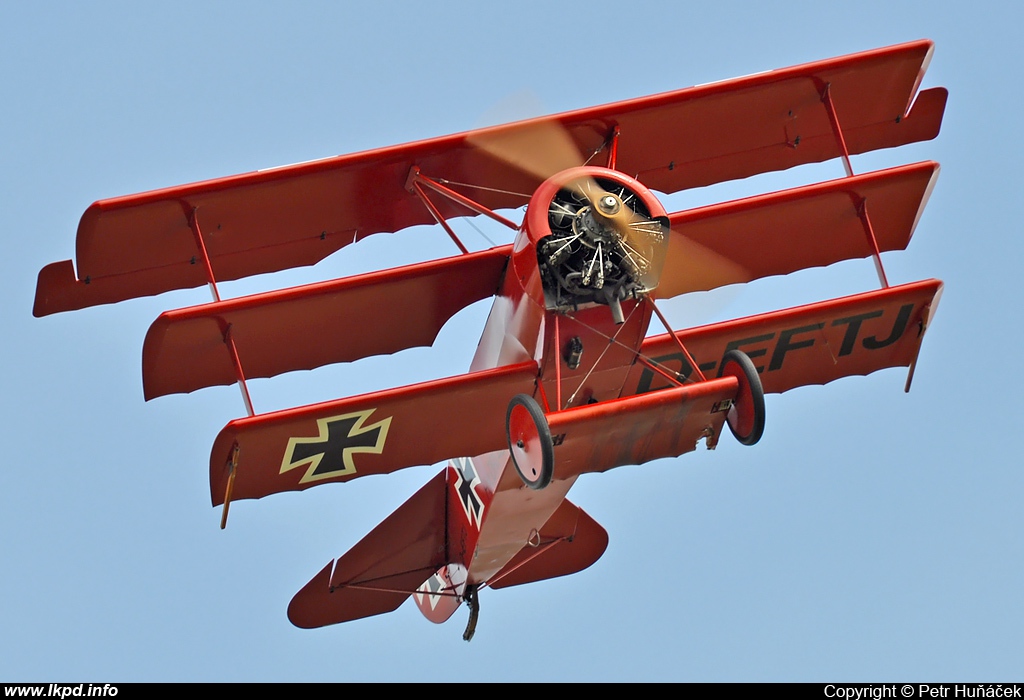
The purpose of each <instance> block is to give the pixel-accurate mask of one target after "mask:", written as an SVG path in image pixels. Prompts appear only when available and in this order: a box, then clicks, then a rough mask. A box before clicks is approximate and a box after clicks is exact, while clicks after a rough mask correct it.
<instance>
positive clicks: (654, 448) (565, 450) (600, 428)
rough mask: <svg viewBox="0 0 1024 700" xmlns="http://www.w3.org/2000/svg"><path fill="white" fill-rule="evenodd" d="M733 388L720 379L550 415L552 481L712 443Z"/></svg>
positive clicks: (733, 394) (674, 454)
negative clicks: (553, 462)
mask: <svg viewBox="0 0 1024 700" xmlns="http://www.w3.org/2000/svg"><path fill="white" fill-rule="evenodd" d="M739 387H740V385H739V381H738V380H737V379H736V377H734V376H725V377H721V378H718V379H710V380H708V381H706V382H698V383H696V384H687V385H685V386H680V387H670V388H667V389H661V390H659V391H653V392H650V393H646V394H640V395H636V396H628V397H623V398H619V399H613V400H611V401H601V402H600V403H593V404H587V405H585V406H577V407H575V408H568V409H565V410H564V411H558V412H556V413H550V414H548V416H547V419H548V426H549V427H550V429H551V435H552V437H555V436H557V437H555V443H556V444H555V448H554V458H555V467H554V478H555V479H568V478H571V477H574V476H577V475H579V474H587V473H591V472H603V471H607V470H609V469H613V468H615V467H622V466H626V465H628V464H643V463H644V462H649V461H651V460H652V459H660V458H662V457H678V456H679V455H681V454H685V453H686V452H692V451H693V450H695V449H696V448H697V443H698V442H699V441H700V439H701V438H702V437H708V438H709V439H710V440H711V441H712V442H714V441H716V437H717V436H718V435H720V434H721V431H722V425H723V423H724V422H725V416H726V410H725V409H726V408H727V401H731V400H732V399H735V398H736V395H737V393H738V392H739Z"/></svg>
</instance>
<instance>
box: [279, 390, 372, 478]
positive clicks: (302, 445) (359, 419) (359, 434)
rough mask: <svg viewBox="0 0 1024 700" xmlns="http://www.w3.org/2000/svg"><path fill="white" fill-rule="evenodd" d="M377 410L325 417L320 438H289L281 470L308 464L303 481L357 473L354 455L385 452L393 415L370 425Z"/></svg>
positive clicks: (318, 423) (320, 427) (319, 422)
mask: <svg viewBox="0 0 1024 700" xmlns="http://www.w3.org/2000/svg"><path fill="white" fill-rule="evenodd" d="M374 410H375V409H372V408H371V409H369V410H367V411H360V412H358V413H346V414H345V415H342V416H332V417H330V418H321V419H319V420H317V422H316V424H317V427H318V428H319V431H320V434H319V435H317V436H316V437H311V438H310V437H293V438H289V439H288V447H287V448H286V449H285V451H284V459H283V460H282V461H281V473H282V474H284V473H285V472H287V471H291V470H292V469H295V468H297V467H301V466H308V468H307V469H306V473H305V474H304V475H303V477H302V478H301V479H300V480H299V483H300V484H305V483H308V482H310V481H319V480H321V479H332V478H337V477H339V476H347V475H350V474H355V473H356V466H355V463H354V462H353V460H352V455H353V454H355V453H356V452H371V453H373V454H380V453H381V452H383V451H384V441H385V440H386V439H387V436H388V428H389V427H390V426H391V418H385V419H384V420H382V421H379V422H377V423H374V424H373V425H366V420H367V419H368V418H369V417H370V414H371V413H373V411H374Z"/></svg>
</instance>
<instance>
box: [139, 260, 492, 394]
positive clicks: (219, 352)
mask: <svg viewBox="0 0 1024 700" xmlns="http://www.w3.org/2000/svg"><path fill="white" fill-rule="evenodd" d="M511 249H512V247H511V246H502V247H498V248H491V249H490V250H486V251H483V252H480V253H471V254H469V255H460V256H456V257H453V258H446V259H444V260H434V261H431V262H426V263H419V264H415V265H408V266H405V267H400V268H395V269H392V270H384V271H381V272H371V273H368V274H364V275H356V276H354V277H346V278H343V279H339V280H333V281H330V282H321V283H318V284H310V285H305V286H302V287H293V288H291V289H283V290H280V291H275V292H267V293H264V294H254V295H252V296H246V297H239V298H237V299H231V300H229V301H220V302H215V303H212V304H203V305H201V306H193V307H190V308H186V309H177V310H175V311H168V312H166V313H163V314H161V315H160V317H159V318H157V320H156V321H155V322H154V323H153V325H152V326H150V329H149V332H148V333H147V334H146V342H145V344H144V345H143V348H142V383H143V387H144V389H145V393H146V399H147V400H148V399H152V398H154V397H157V396H163V395H165V394H174V393H186V392H190V391H195V390H196V389H201V388H202V387H207V386H216V385H225V384H233V383H234V382H235V381H237V379H238V374H237V372H236V369H235V364H234V361H233V360H232V354H231V348H230V345H229V341H230V343H233V344H234V346H235V350H236V352H237V354H238V360H239V364H240V365H241V368H242V371H243V373H244V375H245V377H247V378H255V377H273V376H275V375H278V374H281V373H283V372H289V371H292V370H299V369H313V368H315V367H320V366H322V365H326V364H330V363H334V362H351V361H353V360H358V359H360V358H362V357H369V356H371V355H383V354H388V353H392V352H398V351H399V350H404V349H405V348H411V347H417V346H424V345H430V344H431V343H433V342H434V339H435V338H436V337H437V334H438V332H439V331H440V330H441V327H442V326H443V325H444V324H445V323H446V322H447V321H448V319H450V318H451V317H452V316H454V315H455V313H456V312H458V311H460V310H461V309H463V308H465V307H467V306H469V305H470V304H472V303H473V302H476V301H479V300H480V299H485V298H487V297H489V296H491V295H493V294H494V293H495V292H496V291H497V289H498V287H499V285H500V283H501V279H502V276H503V274H504V270H505V265H506V263H507V261H508V256H509V254H510V253H511ZM381 318H386V319H387V323H379V322H378V321H379V319H381ZM186 357H187V358H188V362H182V358H186Z"/></svg>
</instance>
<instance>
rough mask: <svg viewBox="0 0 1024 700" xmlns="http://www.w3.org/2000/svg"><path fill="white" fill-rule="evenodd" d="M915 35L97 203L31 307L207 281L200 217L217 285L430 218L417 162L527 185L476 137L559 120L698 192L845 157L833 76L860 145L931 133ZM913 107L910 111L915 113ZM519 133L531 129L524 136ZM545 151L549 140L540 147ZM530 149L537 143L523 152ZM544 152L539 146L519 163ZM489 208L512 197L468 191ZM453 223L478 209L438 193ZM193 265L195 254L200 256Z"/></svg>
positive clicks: (665, 184)
mask: <svg viewBox="0 0 1024 700" xmlns="http://www.w3.org/2000/svg"><path fill="white" fill-rule="evenodd" d="M931 51H932V43H931V42H930V41H924V40H922V41H916V42H911V43H908V44H902V45H898V46H892V47H889V48H884V49H877V50H873V51H866V52H863V53H859V54H853V55H850V56H845V57H841V58H834V59H829V60H825V61H818V62H815V63H808V64H805V65H802V66H796V67H793V68H786V69H781V70H776V71H770V72H767V73H760V74H757V75H752V76H748V77H745V78H738V79H735V80H728V81H724V82H720V83H714V84H710V85H702V86H699V87H693V88H686V89H683V90H677V91H674V92H668V93H663V94H660V95H653V96H650V97H643V98H639V99H634V100H626V101H624V102H617V103H613V104H609V105H604V106H600V107H592V108H587V109H581V110H576V111H574V112H566V113H563V114H560V115H555V116H552V117H544V118H541V119H537V120H531V121H527V122H518V123H515V124H510V125H505V126H500V127H492V128H489V129H482V130H477V131H475V132H466V133H462V134H455V135H452V136H445V137H441V138H436V139H430V140H427V141H419V142H415V143H410V144H405V145H401V146H393V147H389V148H382V149H377V150H374V151H366V152H363V153H357V154H354V155H346V156H338V157H336V158H327V159H324V160H320V161H314V162H311V163H303V164H300V165H292V166H286V167H282V168H275V169H271V170H264V171H258V172H255V173H247V174H244V175H236V176H232V177H226V178H220V179H217V180H208V181H206V182H200V183H195V184H191V185H184V186H180V187H170V188H167V189H163V190H156V191H153V192H146V193H143V194H137V195H130V196H126V197H118V198H114V199H107V200H102V201H99V202H96V203H95V204H93V205H92V206H91V207H89V209H87V210H86V212H85V214H84V215H83V216H82V220H81V222H80V224H79V227H78V238H77V245H76V258H77V276H76V269H75V265H74V263H72V262H71V261H70V260H66V261H63V262H58V263H53V264H51V265H48V266H47V267H45V268H43V270H42V271H41V272H40V273H39V284H38V287H37V290H36V302H35V307H34V311H33V312H34V313H35V315H36V316H44V315H46V314H51V313H55V312H58V311H66V310H71V309H78V308H82V307H86V306H93V305H96V304H105V303H111V302H116V301H120V300H122V299H129V298H133V297H138V296H147V295H152V294H159V293H161V292H164V291H168V290H171V289H182V288H188V287H196V286H201V285H202V284H204V283H205V282H206V278H205V274H204V269H203V265H202V264H199V263H201V260H202V256H201V253H200V251H199V248H198V246H197V244H196V240H195V237H194V234H193V231H192V229H191V227H190V224H189V220H190V216H191V215H192V214H193V212H194V213H195V216H196V220H197V221H198V224H199V227H200V229H201V230H202V232H203V235H204V240H205V242H206V247H207V249H208V251H209V255H210V258H211V262H212V267H213V271H214V274H215V276H216V278H217V279H218V280H230V279H237V278H240V277H245V276H247V275H253V274H259V273H263V272H271V271H275V270H282V269H285V268H289V267H295V266H299V265H311V264H313V263H315V262H317V261H319V260H322V259H323V258H325V257H326V256H328V255H330V254H331V253H333V252H334V251H336V250H338V249H340V248H341V247H343V246H345V245H348V244H349V243H353V242H355V241H356V240H358V239H360V238H364V237H365V236H368V235H371V234H374V233H380V232H393V231H398V230H400V229H403V228H406V227H408V226H413V225H416V224H426V223H431V222H432V219H431V217H430V214H429V213H428V212H427V210H426V208H424V206H423V205H422V203H421V202H419V201H418V199H417V198H416V196H415V195H414V194H412V193H410V192H409V191H408V190H407V189H406V181H407V178H408V175H409V172H410V169H411V168H412V167H413V166H418V167H419V168H420V169H421V170H422V172H423V173H424V174H425V175H428V176H431V177H435V178H443V179H446V180H449V181H452V182H464V183H470V184H472V185H479V186H484V187H491V188H495V189H498V190H505V191H517V192H523V193H526V194H529V193H531V192H532V191H533V188H534V187H535V186H536V185H537V184H538V183H539V180H538V177H539V176H540V175H541V174H542V173H537V172H536V170H535V169H532V174H528V173H526V172H524V171H522V170H520V169H518V168H516V167H515V166H513V165H512V164H510V163H509V162H508V161H507V160H504V159H502V158H497V157H495V156H494V155H491V154H489V153H488V152H487V150H486V149H481V148H479V147H478V146H476V145H474V144H478V143H479V142H480V140H481V139H483V140H486V139H489V138H492V137H496V138H505V137H506V136H513V137H514V136H515V134H516V132H519V134H520V135H521V136H522V135H524V134H525V135H526V136H527V138H526V139H525V141H526V142H527V143H529V141H530V139H529V138H528V136H529V134H530V133H531V131H532V130H535V129H536V128H537V125H538V124H551V123H554V124H557V125H559V126H560V127H564V129H565V130H566V131H567V132H568V134H569V135H570V137H571V139H572V140H573V142H574V143H575V145H576V147H577V148H578V149H579V151H580V152H581V154H588V155H589V154H591V153H594V152H595V151H600V150H601V149H602V148H603V147H604V148H607V145H606V144H607V142H608V138H609V136H610V135H611V134H612V133H613V132H614V130H615V129H616V127H617V128H618V129H619V130H620V132H621V138H620V140H619V144H618V161H617V167H618V168H619V169H620V170H622V171H623V172H627V173H629V174H635V175H637V176H638V177H639V179H640V180H641V181H642V182H644V183H645V184H646V185H648V186H649V187H651V188H653V189H656V190H660V191H662V192H675V191H677V190H680V189H684V188H687V187H696V186H701V185H706V184H709V183H713V182H718V181H721V180H728V179H733V178H741V177H747V176H750V175H754V174H756V173H760V172H765V171H771V170H782V169H785V168H789V167H793V166H795V165H799V164H801V163H810V162H818V161H822V160H827V159H830V158H835V157H837V156H838V155H839V149H838V146H837V145H836V139H835V138H834V135H833V133H832V129H831V125H830V122H829V120H828V117H827V114H826V111H825V109H824V107H823V105H822V102H821V94H822V91H823V89H824V86H825V85H829V93H830V95H831V97H832V100H833V103H834V105H835V109H836V112H837V114H838V119H839V123H840V124H841V126H842V129H843V134H844V136H845V139H846V143H847V146H848V148H849V150H850V152H851V153H861V152H865V151H870V150H873V149H877V148H886V147H891V146H898V145H900V144H904V143H910V142H914V141H922V140H926V139H930V138H934V137H935V135H936V134H938V130H939V125H940V122H941V120H942V112H943V110H944V108H945V100H946V91H945V90H944V89H942V88H935V89H932V90H927V91H924V92H922V93H921V94H920V95H918V96H917V99H916V101H914V97H915V93H916V91H917V88H918V85H919V84H920V80H921V76H922V74H923V71H924V69H925V67H926V65H927V61H928V59H929V57H930V55H931ZM912 101H913V109H911V110H910V111H909V112H908V108H909V105H910V104H911V102H912ZM514 140H517V142H518V140H520V139H514ZM534 147H535V148H536V149H538V150H539V151H542V150H543V149H545V148H546V147H547V144H545V143H544V142H543V139H538V140H537V143H536V145H535V146H534ZM527 150H528V149H527ZM537 158H539V159H541V160H543V155H542V154H541V153H532V154H531V153H529V152H525V153H524V154H523V159H524V160H531V159H537ZM466 193H467V194H470V195H472V196H473V197H474V198H475V199H476V200H477V201H479V202H480V203H481V204H483V205H484V206H487V207H490V208H492V209H499V208H506V207H513V206H519V205H521V204H523V203H524V200H523V199H522V198H521V197H518V196H515V195H509V194H506V193H505V192H501V191H494V190H487V189H482V190H481V189H472V190H466ZM437 205H438V208H439V209H440V210H441V213H442V215H443V216H445V217H452V216H463V215H466V214H467V213H468V212H467V211H466V210H465V209H463V208H462V207H460V206H458V205H455V204H453V203H451V202H448V201H447V200H441V199H438V201H437ZM197 261H198V262H197Z"/></svg>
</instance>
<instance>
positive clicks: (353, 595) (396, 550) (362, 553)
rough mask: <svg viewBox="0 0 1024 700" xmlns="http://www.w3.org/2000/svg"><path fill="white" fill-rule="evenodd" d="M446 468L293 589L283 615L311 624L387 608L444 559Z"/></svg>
mask: <svg viewBox="0 0 1024 700" xmlns="http://www.w3.org/2000/svg"><path fill="white" fill-rule="evenodd" d="M448 471H449V470H445V471H443V472H441V473H440V474H438V475H437V476H435V477H434V478H433V479H431V480H430V481H429V482H428V483H427V485H426V486H424V487H423V488H421V489H420V490H419V491H417V492H416V493H415V494H413V495H412V497H411V498H410V499H409V500H408V501H406V502H405V503H403V504H402V505H401V506H400V507H399V508H398V509H397V510H396V511H395V512H394V513H392V514H391V515H389V516H388V517H387V518H386V519H385V520H384V522H382V523H381V524H380V525H378V526H377V527H375V528H374V529H373V530H372V531H371V532H370V533H369V534H368V535H366V537H364V538H363V539H362V540H360V541H359V543H358V544H356V546H354V547H353V548H352V549H350V550H349V551H348V552H347V553H346V554H345V555H344V556H342V557H341V558H339V559H338V560H337V561H335V562H330V563H328V564H327V566H325V567H324V568H323V569H321V570H320V572H319V573H318V574H317V575H316V576H314V577H313V579H312V580H311V581H310V582H309V583H307V584H306V585H305V586H303V588H302V590H300V591H299V592H298V593H296V594H295V597H294V598H292V602H291V603H290V604H289V605H288V619H289V620H291V621H292V624H294V625H295V626H297V627H304V628H307V629H308V628H313V627H323V626H325V625H333V624H336V623H339V622H348V621H349V620H358V619H360V618H363V617H370V616H371V615H380V614H381V613H386V612H391V611H392V610H395V609H396V608H398V606H400V605H401V604H402V603H403V602H405V600H406V598H408V597H409V596H411V595H412V594H413V591H415V590H416V588H417V587H418V586H419V585H420V584H421V583H423V581H425V580H426V579H427V578H428V577H429V576H430V575H431V574H433V573H434V572H435V571H437V569H438V568H439V567H440V566H441V565H443V564H444V563H446V562H447V554H448V553H447V542H446V530H445V527H446V523H445V499H446V497H447V474H448Z"/></svg>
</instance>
